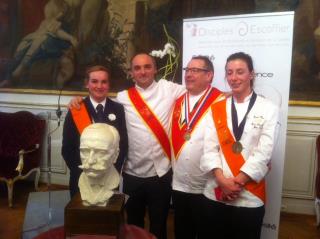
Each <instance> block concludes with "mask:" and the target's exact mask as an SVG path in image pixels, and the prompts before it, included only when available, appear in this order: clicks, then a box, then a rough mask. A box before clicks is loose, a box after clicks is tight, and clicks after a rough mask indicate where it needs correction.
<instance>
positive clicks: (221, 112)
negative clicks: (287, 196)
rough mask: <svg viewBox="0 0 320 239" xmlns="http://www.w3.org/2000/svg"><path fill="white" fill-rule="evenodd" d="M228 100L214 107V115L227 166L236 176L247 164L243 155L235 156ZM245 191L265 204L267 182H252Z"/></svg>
mask: <svg viewBox="0 0 320 239" xmlns="http://www.w3.org/2000/svg"><path fill="white" fill-rule="evenodd" d="M226 102H227V101H226V100H223V101H220V102H218V103H216V104H214V105H212V115H213V120H214V123H215V127H216V131H217V134H218V138H219V143H220V147H221V149H222V152H223V155H224V157H225V159H226V161H227V164H228V166H229V168H230V170H231V172H232V174H233V175H234V176H237V175H238V174H239V173H240V168H241V167H242V165H243V164H244V163H245V160H244V158H243V156H242V154H235V153H233V151H232V145H233V143H234V142H235V140H234V138H233V136H232V134H231V132H230V130H229V128H228V124H227V112H226ZM245 189H246V190H248V191H249V192H251V193H252V194H254V195H255V196H257V197H258V198H260V199H261V200H262V201H263V202H265V181H264V180H261V181H260V182H259V183H256V182H254V181H250V182H248V183H247V184H246V185H245Z"/></svg>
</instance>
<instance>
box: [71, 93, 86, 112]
mask: <svg viewBox="0 0 320 239" xmlns="http://www.w3.org/2000/svg"><path fill="white" fill-rule="evenodd" d="M82 100H83V99H82V97H81V96H76V97H74V98H72V99H71V100H70V102H69V104H68V109H70V110H71V109H76V110H80V104H81V102H82Z"/></svg>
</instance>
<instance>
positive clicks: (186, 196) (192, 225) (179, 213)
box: [172, 190, 210, 239]
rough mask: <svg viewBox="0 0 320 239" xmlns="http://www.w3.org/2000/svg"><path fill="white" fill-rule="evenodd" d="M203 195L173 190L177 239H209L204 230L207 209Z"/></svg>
mask: <svg viewBox="0 0 320 239" xmlns="http://www.w3.org/2000/svg"><path fill="white" fill-rule="evenodd" d="M204 200H205V197H204V196H203V195H202V194H192V193H185V192H180V191H176V190H173V191H172V201H173V207H174V233H175V238H176V239H195V238H197V239H202V238H203V239H207V238H210V237H208V236H207V235H206V234H205V232H206V231H205V230H204V228H203V225H204V224H203V218H204V213H205V210H206V209H205V208H204V207H203V205H204V204H203V201H204Z"/></svg>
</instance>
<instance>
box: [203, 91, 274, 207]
mask: <svg viewBox="0 0 320 239" xmlns="http://www.w3.org/2000/svg"><path fill="white" fill-rule="evenodd" d="M250 98H251V95H250V96H249V97H247V98H246V99H245V102H244V103H243V104H245V105H248V102H249V100H250ZM226 107H227V124H228V127H229V129H230V132H231V133H232V134H233V132H232V118H231V97H229V98H228V99H227V103H226ZM236 107H237V104H236ZM237 108H238V109H237V111H239V114H238V118H239V120H238V121H239V124H240V122H241V120H242V118H243V115H244V113H245V112H243V111H244V110H243V109H241V108H243V107H241V106H240V107H239V106H238V107H237ZM244 108H245V107H244ZM246 109H247V108H245V111H246ZM239 116H240V117H239ZM206 123H207V128H206V130H205V132H206V136H205V145H204V155H203V157H202V158H201V162H200V167H201V169H202V170H204V171H205V172H210V171H211V170H213V169H214V168H221V169H222V170H223V174H224V176H225V177H234V176H236V175H234V176H233V175H232V173H231V170H230V168H229V166H228V164H227V162H226V160H225V158H224V155H223V153H222V150H221V149H220V146H219V140H218V136H217V132H216V129H215V126H214V122H213V119H212V117H211V119H207V122H206ZM278 126H279V108H278V107H277V106H276V105H274V104H273V103H272V102H271V101H269V100H267V99H265V98H263V97H261V96H259V95H258V96H257V99H256V102H255V104H254V105H253V107H252V109H251V111H250V112H249V114H248V116H247V121H246V124H245V127H244V131H243V134H242V136H241V139H240V142H241V144H242V146H243V151H242V156H243V158H244V160H245V163H244V164H243V166H242V167H241V169H240V170H241V171H242V172H244V173H245V174H247V175H248V176H249V177H250V178H251V179H252V180H254V181H255V182H260V181H261V180H262V179H263V178H264V177H265V176H266V174H267V172H268V170H269V168H268V163H269V162H270V160H271V156H272V151H273V146H274V144H275V143H276V142H275V139H276V133H277V132H278V130H277V128H278ZM217 186H218V184H217V183H216V181H215V178H214V176H213V174H212V173H210V176H209V179H208V182H207V184H206V188H205V190H204V195H205V196H206V197H208V198H209V199H212V200H217V199H216V197H215V194H214V190H213V189H214V188H216V187H217ZM227 204H230V205H234V206H242V207H259V206H262V205H263V202H262V201H261V199H259V198H258V197H256V196H255V195H253V194H252V193H251V192H249V191H247V190H245V189H244V190H242V191H241V193H240V195H239V198H238V199H236V200H235V201H231V202H227Z"/></svg>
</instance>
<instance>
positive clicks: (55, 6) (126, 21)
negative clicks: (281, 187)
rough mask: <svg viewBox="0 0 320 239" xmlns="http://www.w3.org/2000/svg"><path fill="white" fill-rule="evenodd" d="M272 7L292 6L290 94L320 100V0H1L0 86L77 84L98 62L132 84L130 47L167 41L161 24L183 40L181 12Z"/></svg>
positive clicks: (116, 84)
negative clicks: (129, 72)
mask: <svg viewBox="0 0 320 239" xmlns="http://www.w3.org/2000/svg"><path fill="white" fill-rule="evenodd" d="M276 11H295V25H294V43H293V59H292V73H291V89H290V99H291V100H303V101H320V94H319V92H318V89H319V88H320V70H319V69H320V23H319V22H320V2H319V1H318V0H305V1H301V0H269V1H264V0H242V1H238V0H219V1H218V0H186V1H177V0H148V1H136V0H123V1H118V0H108V1H105V0H90V1H89V0H0V23H1V25H0V40H1V41H0V91H1V89H2V90H3V89H13V90H14V89H32V90H35V92H37V89H40V90H41V89H47V90H58V89H64V90H82V89H83V79H84V72H85V68H86V66H87V65H91V64H96V63H101V64H106V65H108V66H109V67H110V68H111V69H112V82H111V83H112V90H113V91H115V92H116V91H119V90H121V89H124V88H127V87H128V86H130V85H132V81H131V80H130V79H129V76H128V74H127V71H128V68H129V62H130V58H131V57H132V56H133V54H134V53H135V52H141V51H144V52H150V51H151V50H154V49H161V48H162V47H163V46H164V44H165V43H166V36H165V34H164V31H163V25H165V26H166V28H167V31H168V33H169V34H170V36H171V37H173V38H174V39H175V40H176V41H177V43H178V46H179V45H180V46H181V45H182V19H183V18H194V17H209V16H221V15H232V14H246V13H256V12H276ZM239 50H241V49H239ZM275 57H276V56H275ZM157 63H158V66H159V67H161V66H163V64H165V60H163V59H157ZM180 63H181V61H180ZM180 72H181V64H180V65H179V67H178V69H177V73H178V74H176V75H175V79H174V80H175V81H177V82H181V74H180Z"/></svg>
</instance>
